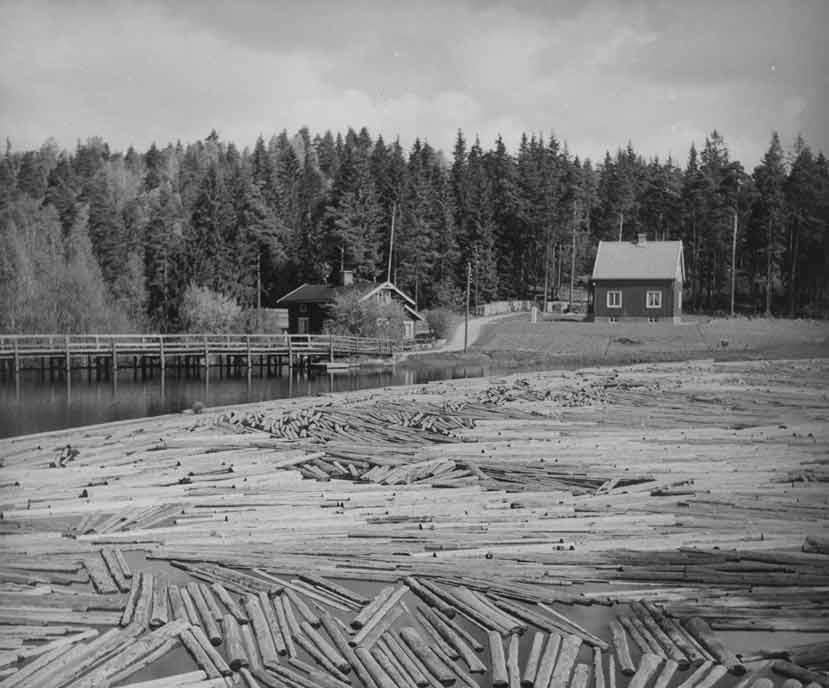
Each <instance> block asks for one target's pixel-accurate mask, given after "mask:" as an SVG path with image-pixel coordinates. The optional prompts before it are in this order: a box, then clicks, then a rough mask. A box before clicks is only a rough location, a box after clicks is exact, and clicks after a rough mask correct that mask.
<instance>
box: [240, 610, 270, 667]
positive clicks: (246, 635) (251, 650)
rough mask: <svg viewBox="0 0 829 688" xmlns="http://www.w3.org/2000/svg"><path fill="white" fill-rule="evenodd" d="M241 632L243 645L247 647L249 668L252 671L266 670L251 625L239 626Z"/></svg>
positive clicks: (246, 653)
mask: <svg viewBox="0 0 829 688" xmlns="http://www.w3.org/2000/svg"><path fill="white" fill-rule="evenodd" d="M234 618H236V617H234ZM239 632H240V633H241V635H242V645H244V646H245V655H246V656H247V658H248V666H249V667H250V668H251V670H254V669H264V665H263V664H262V655H261V654H260V653H259V648H258V647H257V646H256V638H255V637H254V635H253V628H252V627H251V625H250V624H249V623H246V624H239Z"/></svg>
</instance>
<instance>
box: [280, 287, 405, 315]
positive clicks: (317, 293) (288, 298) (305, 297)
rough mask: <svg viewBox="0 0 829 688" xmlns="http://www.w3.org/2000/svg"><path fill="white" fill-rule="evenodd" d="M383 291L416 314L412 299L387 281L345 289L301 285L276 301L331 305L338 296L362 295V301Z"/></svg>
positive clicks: (281, 302)
mask: <svg viewBox="0 0 829 688" xmlns="http://www.w3.org/2000/svg"><path fill="white" fill-rule="evenodd" d="M383 290H389V291H393V292H395V293H396V294H398V295H399V296H400V298H401V299H402V300H403V302H404V303H403V305H404V307H408V306H410V307H411V310H412V311H413V312H416V311H414V307H415V302H414V299H412V298H411V297H410V296H409V295H408V294H406V293H405V292H402V291H400V289H398V288H397V287H396V286H395V285H394V284H392V283H391V282H388V281H386V282H382V283H381V284H375V283H374V282H358V283H357V284H351V285H349V286H347V287H331V286H328V285H327V284H301V285H299V286H298V287H297V288H296V289H294V290H293V291H289V292H288V293H287V294H285V296H283V297H282V298H280V299H278V300H277V303H278V304H280V305H283V306H287V305H289V304H292V303H331V302H333V301H334V299H335V298H336V297H337V296H339V295H340V294H346V293H349V292H357V293H358V294H362V296H361V298H360V300H361V301H362V300H364V299H367V298H369V297H370V296H372V295H374V294H376V293H377V292H379V291H383Z"/></svg>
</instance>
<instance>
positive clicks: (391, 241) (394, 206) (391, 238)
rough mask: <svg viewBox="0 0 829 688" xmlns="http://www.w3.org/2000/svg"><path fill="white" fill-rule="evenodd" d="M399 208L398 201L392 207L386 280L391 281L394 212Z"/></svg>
mask: <svg viewBox="0 0 829 688" xmlns="http://www.w3.org/2000/svg"><path fill="white" fill-rule="evenodd" d="M396 210H397V203H395V204H394V205H392V207H391V234H390V236H389V272H388V274H387V276H386V280H387V281H388V282H391V257H392V255H394V214H395V211H396Z"/></svg>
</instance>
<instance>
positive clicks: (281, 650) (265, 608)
mask: <svg viewBox="0 0 829 688" xmlns="http://www.w3.org/2000/svg"><path fill="white" fill-rule="evenodd" d="M256 598H257V599H258V600H259V607H260V608H261V609H262V613H263V614H264V615H265V623H266V624H267V626H268V629H269V630H270V634H271V638H273V646H274V648H275V649H276V654H278V655H285V654H287V653H288V646H287V645H286V644H285V639H284V638H283V636H282V629H281V628H280V626H279V621H278V620H277V618H276V610H275V609H274V606H273V600H272V599H271V598H270V597H268V596H267V595H266V594H265V593H264V592H261V591H260V592H258V593H257V594H256Z"/></svg>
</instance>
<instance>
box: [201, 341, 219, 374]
mask: <svg viewBox="0 0 829 688" xmlns="http://www.w3.org/2000/svg"><path fill="white" fill-rule="evenodd" d="M209 355H210V351H209V349H208V348H207V335H204V367H205V368H209V367H210V360H209V359H208V358H207V357H208V356H209ZM220 363H221V361H220Z"/></svg>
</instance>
